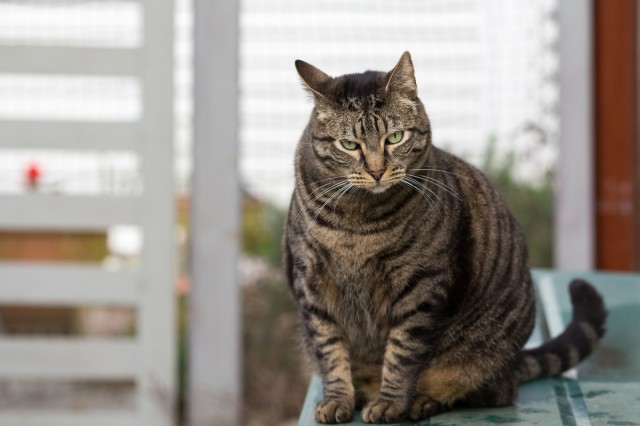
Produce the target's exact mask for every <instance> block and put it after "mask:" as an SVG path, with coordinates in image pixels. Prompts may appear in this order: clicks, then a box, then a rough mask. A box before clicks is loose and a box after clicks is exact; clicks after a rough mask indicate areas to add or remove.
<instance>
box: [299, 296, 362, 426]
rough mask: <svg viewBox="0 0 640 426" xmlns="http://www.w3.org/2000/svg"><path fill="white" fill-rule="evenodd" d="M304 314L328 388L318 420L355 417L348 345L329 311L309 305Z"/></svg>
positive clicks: (325, 391)
mask: <svg viewBox="0 0 640 426" xmlns="http://www.w3.org/2000/svg"><path fill="white" fill-rule="evenodd" d="M302 314H303V316H304V317H305V318H304V324H305V331H306V334H307V338H308V339H309V341H310V343H311V345H310V346H311V347H312V349H313V351H314V352H313V353H314V356H315V359H316V361H317V364H318V367H319V369H320V375H321V376H322V385H323V390H324V397H323V399H322V400H321V401H320V402H319V403H318V405H317V406H316V411H315V417H316V421H318V422H320V423H346V422H348V421H350V420H351V419H352V418H353V410H354V407H355V389H354V387H353V381H352V378H351V364H350V361H349V351H348V348H347V345H346V343H345V341H344V339H343V338H342V337H341V334H340V332H339V328H338V326H337V324H336V321H335V319H334V318H333V316H332V315H331V314H330V313H329V312H328V311H325V310H323V309H322V308H319V307H318V306H309V305H307V306H303V307H302Z"/></svg>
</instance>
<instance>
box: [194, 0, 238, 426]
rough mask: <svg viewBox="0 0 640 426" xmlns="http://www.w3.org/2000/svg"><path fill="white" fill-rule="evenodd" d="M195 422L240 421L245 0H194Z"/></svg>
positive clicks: (221, 424)
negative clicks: (241, 25) (241, 29)
mask: <svg viewBox="0 0 640 426" xmlns="http://www.w3.org/2000/svg"><path fill="white" fill-rule="evenodd" d="M194 16H195V39H194V41H195V87H194V90H195V94H194V101H195V106H194V111H195V118H194V175H193V188H192V197H191V203H192V204H191V261H192V265H191V278H192V283H193V285H192V288H191V294H190V298H189V315H190V323H189V335H190V353H189V387H188V392H189V394H188V401H189V406H188V409H189V423H190V424H191V425H192V426H200V425H202V426H204V425H217V426H227V425H229V426H231V425H238V424H239V418H240V417H239V414H240V409H239V407H240V362H241V353H240V326H239V324H240V314H239V312H240V309H239V292H238V286H237V283H236V257H237V253H238V236H239V215H240V212H239V183H238V167H237V150H238V147H237V144H238V129H237V127H238V118H237V107H238V89H237V81H238V76H237V74H238V4H237V2H236V1H232V0H227V1H208V0H196V2H195V14H194Z"/></svg>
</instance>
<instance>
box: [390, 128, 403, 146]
mask: <svg viewBox="0 0 640 426" xmlns="http://www.w3.org/2000/svg"><path fill="white" fill-rule="evenodd" d="M403 135H404V132H403V131H402V130H396V131H395V132H393V133H391V134H390V135H389V136H387V142H389V143H398V142H400V141H401V140H402V136H403Z"/></svg>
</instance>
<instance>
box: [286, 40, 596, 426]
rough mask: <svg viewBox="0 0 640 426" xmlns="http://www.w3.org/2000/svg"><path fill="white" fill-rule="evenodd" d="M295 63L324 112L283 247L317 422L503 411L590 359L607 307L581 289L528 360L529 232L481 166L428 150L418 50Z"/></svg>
mask: <svg viewBox="0 0 640 426" xmlns="http://www.w3.org/2000/svg"><path fill="white" fill-rule="evenodd" d="M296 68H297V70H298V73H299V75H300V77H301V79H302V81H303V83H304V84H305V86H306V89H307V90H308V91H309V92H310V93H311V94H312V96H313V98H314V108H313V112H312V114H311V118H310V121H309V124H308V125H307V127H306V129H305V130H304V133H303V134H302V138H301V139H300V141H299V143H298V146H297V149H296V154H295V177H296V185H295V190H294V193H293V198H292V201H291V206H290V209H289V213H288V218H287V222H286V226H285V236H284V240H283V252H284V258H285V260H284V263H285V269H286V273H287V278H288V283H289V287H290V290H291V293H292V295H293V297H294V298H295V301H296V302H297V304H298V307H299V311H300V317H301V331H302V336H303V341H304V346H305V348H306V352H307V355H308V357H309V358H310V360H311V361H312V363H313V364H314V365H315V367H317V370H318V372H319V373H320V375H321V376H322V382H323V387H324V398H323V399H322V400H321V401H320V403H319V404H318V405H317V407H316V411H315V417H316V419H317V420H318V421H319V422H322V423H343V422H347V421H349V420H350V419H351V418H352V416H353V412H354V409H356V408H362V409H363V412H362V415H363V418H364V420H365V421H366V422H369V423H392V422H397V421H400V420H403V419H406V418H410V419H412V420H419V419H423V418H426V417H430V416H433V415H435V414H438V413H440V412H443V411H446V410H448V409H451V408H452V407H457V406H472V407H484V406H490V407H497V406H504V405H508V404H511V403H512V402H513V401H514V399H515V397H516V393H517V387H518V384H519V383H522V382H525V381H527V380H532V379H535V378H538V377H545V376H550V375H556V374H559V373H560V372H562V371H564V370H566V369H568V368H570V367H573V366H574V365H576V364H577V363H578V362H580V361H581V360H582V359H583V358H585V357H586V356H587V355H588V354H589V353H590V352H591V351H592V350H593V349H594V346H595V345H596V344H597V342H598V340H599V338H600V337H601V336H602V335H603V333H604V328H603V326H604V320H605V316H606V312H605V309H604V305H603V302H602V299H601V297H600V296H599V295H598V293H597V292H596V291H595V290H594V288H593V287H592V286H591V285H589V284H588V283H586V282H584V281H580V280H576V281H574V282H572V283H571V285H570V293H571V299H572V302H573V308H574V312H573V321H572V322H571V323H570V324H569V326H568V327H567V329H566V330H565V331H564V333H563V334H562V335H560V336H558V337H557V338H555V339H553V340H551V341H550V342H547V343H545V344H544V345H542V346H541V347H539V348H536V349H532V350H523V345H524V344H525V342H526V341H527V339H528V337H529V335H530V334H531V331H532V329H533V326H534V318H535V312H536V308H535V298H534V292H533V288H532V281H531V276H530V273H529V268H528V264H527V250H526V245H525V241H524V238H523V233H522V231H521V229H520V227H519V225H518V223H517V222H516V221H515V219H514V218H513V216H512V215H511V214H510V213H509V211H508V209H507V207H506V205H505V202H504V200H503V199H502V197H501V196H500V194H499V193H498V191H497V190H496V188H495V186H494V185H493V184H492V183H491V182H490V181H489V180H488V178H487V177H486V176H485V175H484V174H482V172H480V171H479V170H478V169H476V168H475V167H473V166H471V165H469V164H467V163H466V162H464V161H463V160H461V159H459V158H457V157H455V156H453V155H451V154H449V153H446V152H444V151H442V150H440V149H438V148H436V147H435V146H433V145H432V144H431V127H430V124H429V118H428V117H427V114H426V112H425V109H424V106H423V104H422V102H421V101H420V99H418V95H417V87H416V81H415V77H414V68H413V63H412V61H411V56H410V55H409V52H405V53H404V54H403V55H402V57H401V58H400V61H399V62H398V64H397V65H396V66H395V68H393V70H391V71H390V72H374V71H367V72H364V73H361V74H349V75H344V76H341V77H336V78H332V77H330V76H328V75H327V74H325V73H324V72H322V71H320V70H319V69H317V68H315V67H313V66H312V65H310V64H308V63H306V62H303V61H296Z"/></svg>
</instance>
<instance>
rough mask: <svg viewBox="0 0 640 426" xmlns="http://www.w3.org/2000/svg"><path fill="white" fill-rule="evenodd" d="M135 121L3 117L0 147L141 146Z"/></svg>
mask: <svg viewBox="0 0 640 426" xmlns="http://www.w3.org/2000/svg"><path fill="white" fill-rule="evenodd" d="M139 138H140V135H139V125H138V124H136V123H121V122H115V123H107V122H96V123H92V122H55V121H0V148H8V149H15V148H17V147H19V148H20V149H29V148H31V149H73V150H127V151H129V150H130V151H137V150H138V149H139Z"/></svg>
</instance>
